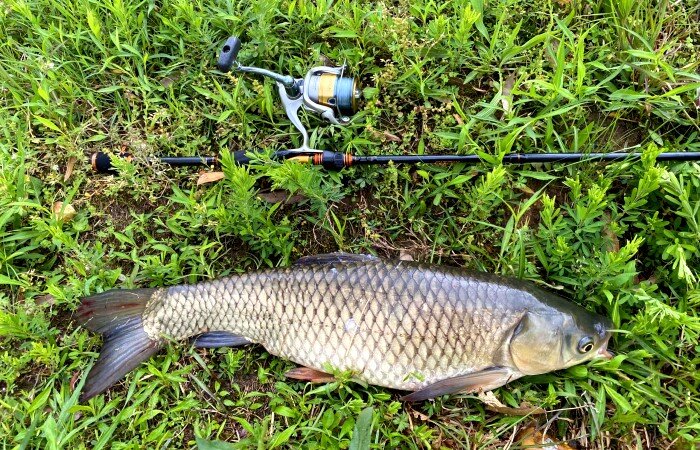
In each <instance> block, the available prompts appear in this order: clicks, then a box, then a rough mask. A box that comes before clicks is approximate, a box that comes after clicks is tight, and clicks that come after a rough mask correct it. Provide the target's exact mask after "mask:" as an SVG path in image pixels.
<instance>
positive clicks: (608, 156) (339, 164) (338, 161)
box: [92, 150, 700, 174]
mask: <svg viewBox="0 0 700 450" xmlns="http://www.w3.org/2000/svg"><path fill="white" fill-rule="evenodd" d="M121 157H126V158H130V156H128V155H121ZM231 157H232V159H233V161H234V162H235V163H236V164H239V165H247V164H249V163H250V162H251V158H250V157H249V156H248V155H247V153H246V152H245V151H243V150H241V151H237V152H232V153H231ZM641 157H642V153H639V152H610V153H507V154H506V155H504V156H503V159H502V160H501V161H502V163H503V164H511V165H525V164H538V163H574V162H586V161H590V162H599V161H610V162H615V161H635V160H639V159H640V158H641ZM272 159H273V160H285V159H289V160H293V161H298V162H301V163H308V164H312V165H315V166H322V167H323V168H324V169H327V170H342V169H345V168H348V167H351V166H369V165H387V164H420V163H427V164H437V163H466V164H478V163H481V162H483V159H482V158H481V157H480V156H479V155H376V156H365V155H354V154H351V153H342V152H334V151H330V150H324V151H322V152H320V153H311V154H304V153H301V154H300V152H297V151H290V150H281V151H277V152H274V153H273V154H272ZM656 160H657V161H672V162H683V161H700V152H664V153H659V154H658V155H657V157H656ZM147 161H149V162H158V163H161V164H165V165H169V166H171V167H197V166H200V167H219V166H220V160H219V158H218V157H216V156H185V157H161V158H147ZM92 168H93V170H94V171H96V172H98V173H105V174H110V173H111V174H114V173H115V169H114V166H113V165H112V157H110V156H109V155H108V154H106V153H102V152H98V153H95V154H93V156H92Z"/></svg>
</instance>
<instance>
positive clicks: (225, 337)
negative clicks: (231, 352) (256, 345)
mask: <svg viewBox="0 0 700 450" xmlns="http://www.w3.org/2000/svg"><path fill="white" fill-rule="evenodd" d="M246 344H251V341H249V340H248V339H246V338H244V337H243V336H238V335H237V334H233V333H229V332H228V331H209V332H207V333H202V334H200V335H199V336H197V337H196V338H194V346H195V347H199V348H217V347H238V346H240V345H246Z"/></svg>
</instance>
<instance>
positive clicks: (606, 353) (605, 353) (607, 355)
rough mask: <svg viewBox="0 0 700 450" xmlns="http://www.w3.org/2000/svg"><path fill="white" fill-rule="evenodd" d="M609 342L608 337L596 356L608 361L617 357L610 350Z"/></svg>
mask: <svg viewBox="0 0 700 450" xmlns="http://www.w3.org/2000/svg"><path fill="white" fill-rule="evenodd" d="M609 342H610V336H608V337H607V338H606V339H605V342H603V345H601V346H600V348H599V349H598V351H597V352H596V355H595V356H596V357H597V358H604V359H607V360H611V359H613V358H614V357H615V353H613V352H611V351H610V350H608V343H609Z"/></svg>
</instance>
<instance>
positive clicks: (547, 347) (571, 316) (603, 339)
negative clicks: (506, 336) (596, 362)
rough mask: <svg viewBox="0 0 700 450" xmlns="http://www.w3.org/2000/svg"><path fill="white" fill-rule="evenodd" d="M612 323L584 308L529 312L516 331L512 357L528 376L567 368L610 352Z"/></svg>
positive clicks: (607, 355)
mask: <svg viewBox="0 0 700 450" xmlns="http://www.w3.org/2000/svg"><path fill="white" fill-rule="evenodd" d="M611 328H612V323H611V322H610V321H609V320H608V319H607V318H605V317H602V316H598V315H596V314H592V313H590V312H588V311H586V310H584V309H583V308H574V309H571V310H569V311H560V310H557V309H553V308H546V309H544V310H539V311H528V312H526V313H525V315H524V316H523V318H522V319H521V320H520V322H519V323H518V325H517V326H516V327H515V328H514V330H513V335H512V337H511V340H510V349H509V350H510V356H511V358H512V361H513V363H514V364H515V366H516V368H517V369H518V370H519V371H520V372H521V373H523V374H524V375H536V374H541V373H547V372H552V371H555V370H561V369H565V368H567V367H571V366H574V365H576V364H581V363H583V362H586V361H588V360H591V359H593V358H596V357H607V358H608V359H609V358H610V357H611V354H610V353H609V352H608V351H607V346H608V340H609V339H610V331H609V330H610V329H611Z"/></svg>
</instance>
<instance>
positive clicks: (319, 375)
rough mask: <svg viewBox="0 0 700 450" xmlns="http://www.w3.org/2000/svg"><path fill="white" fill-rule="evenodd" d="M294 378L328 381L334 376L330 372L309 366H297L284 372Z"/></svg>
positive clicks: (313, 381)
mask: <svg viewBox="0 0 700 450" xmlns="http://www.w3.org/2000/svg"><path fill="white" fill-rule="evenodd" d="M284 375H285V376H286V377H287V378H292V379H294V380H301V381H310V382H312V383H330V382H331V381H335V377H334V376H333V375H331V374H330V373H326V372H322V371H320V370H316V369H312V368H311V367H297V368H296V369H292V370H290V371H289V372H287V373H285V374H284Z"/></svg>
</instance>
